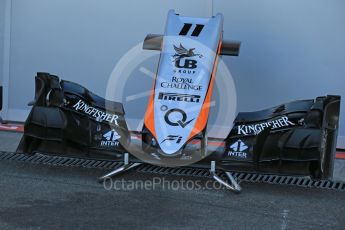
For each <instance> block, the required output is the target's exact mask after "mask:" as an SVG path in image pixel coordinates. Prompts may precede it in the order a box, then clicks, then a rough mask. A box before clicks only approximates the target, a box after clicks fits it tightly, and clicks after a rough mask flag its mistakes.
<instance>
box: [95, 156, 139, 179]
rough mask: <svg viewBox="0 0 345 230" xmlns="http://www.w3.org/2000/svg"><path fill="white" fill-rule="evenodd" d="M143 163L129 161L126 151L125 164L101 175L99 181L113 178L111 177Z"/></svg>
mask: <svg viewBox="0 0 345 230" xmlns="http://www.w3.org/2000/svg"><path fill="white" fill-rule="evenodd" d="M141 164H142V163H129V162H128V153H125V154H124V164H123V165H122V166H120V167H119V168H116V169H114V170H113V171H111V172H109V173H107V174H105V175H104V176H101V177H100V178H98V181H99V182H103V181H104V180H105V179H107V178H111V177H113V176H116V175H118V174H120V173H122V172H125V171H128V170H130V169H133V168H135V167H138V166H139V165H141Z"/></svg>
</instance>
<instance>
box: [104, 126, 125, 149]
mask: <svg viewBox="0 0 345 230" xmlns="http://www.w3.org/2000/svg"><path fill="white" fill-rule="evenodd" d="M120 138H121V136H120V135H119V134H118V133H117V132H116V131H115V130H114V129H112V130H110V131H109V132H107V133H105V134H103V140H102V141H101V146H102V147H111V146H116V147H117V146H119V139H120Z"/></svg>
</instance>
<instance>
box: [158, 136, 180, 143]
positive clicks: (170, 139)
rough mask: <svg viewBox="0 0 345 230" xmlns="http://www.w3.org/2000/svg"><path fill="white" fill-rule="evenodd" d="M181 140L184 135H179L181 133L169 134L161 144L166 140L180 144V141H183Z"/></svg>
mask: <svg viewBox="0 0 345 230" xmlns="http://www.w3.org/2000/svg"><path fill="white" fill-rule="evenodd" d="M181 140H182V137H181V136H179V135H168V136H167V137H166V138H165V139H164V140H163V141H162V142H161V144H162V143H163V142H165V141H175V142H176V144H178V143H180V142H181Z"/></svg>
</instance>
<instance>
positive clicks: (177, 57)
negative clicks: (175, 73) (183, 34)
mask: <svg viewBox="0 0 345 230" xmlns="http://www.w3.org/2000/svg"><path fill="white" fill-rule="evenodd" d="M174 49H175V51H176V53H175V54H174V55H173V58H174V62H175V67H176V68H185V69H195V68H196V67H197V63H198V62H197V61H196V60H193V59H187V58H191V57H199V58H202V57H203V56H202V54H197V53H194V50H195V48H190V49H186V48H185V47H184V46H183V45H182V44H181V43H180V47H177V46H175V45H174ZM183 58H185V59H183ZM182 59H183V60H184V62H183V63H182V62H181V60H182Z"/></svg>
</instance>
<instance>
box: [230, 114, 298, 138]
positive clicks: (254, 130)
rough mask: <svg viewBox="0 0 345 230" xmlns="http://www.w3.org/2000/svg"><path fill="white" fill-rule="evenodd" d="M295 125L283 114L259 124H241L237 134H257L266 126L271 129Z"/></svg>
mask: <svg viewBox="0 0 345 230" xmlns="http://www.w3.org/2000/svg"><path fill="white" fill-rule="evenodd" d="M293 125H295V124H294V123H292V122H291V121H289V118H288V117H287V116H282V117H280V118H278V119H275V120H272V121H266V122H262V123H259V124H252V125H239V126H237V134H238V135H250V134H254V135H257V134H259V133H260V132H262V131H263V130H264V129H266V128H269V127H270V128H271V129H278V128H283V127H289V126H293Z"/></svg>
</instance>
